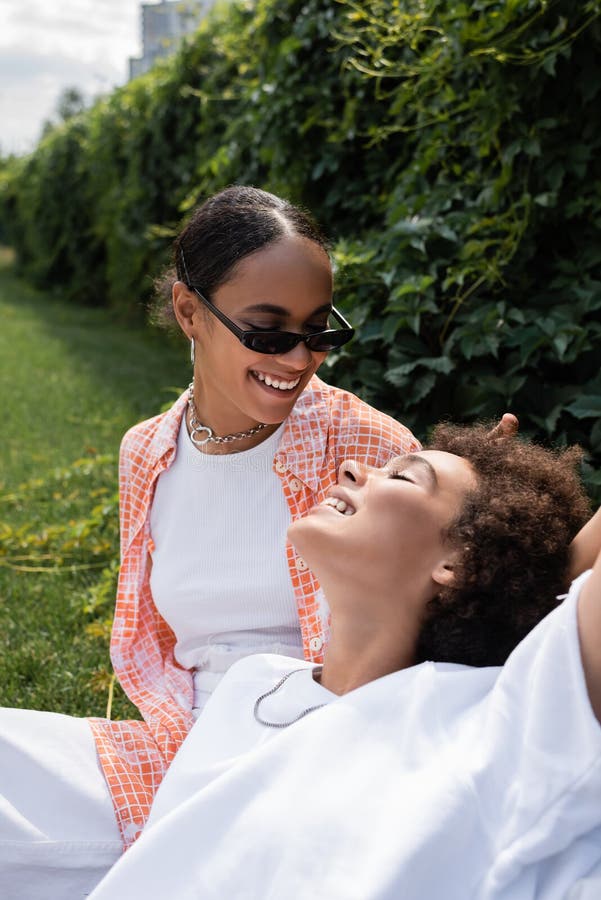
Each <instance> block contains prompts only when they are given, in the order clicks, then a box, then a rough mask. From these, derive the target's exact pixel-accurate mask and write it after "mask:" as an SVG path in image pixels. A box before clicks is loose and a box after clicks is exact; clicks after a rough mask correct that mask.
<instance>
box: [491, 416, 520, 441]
mask: <svg viewBox="0 0 601 900" xmlns="http://www.w3.org/2000/svg"><path fill="white" fill-rule="evenodd" d="M519 427H520V423H519V422H518V419H517V416H514V415H513V413H504V414H503V415H502V416H501V421H500V422H499V424H498V425H495V427H494V428H493V429H492V431H490V432H489V437H490V438H492V439H493V440H502V441H506V440H508V439H510V438H514V437H515V436H516V434H517V433H518V429H519Z"/></svg>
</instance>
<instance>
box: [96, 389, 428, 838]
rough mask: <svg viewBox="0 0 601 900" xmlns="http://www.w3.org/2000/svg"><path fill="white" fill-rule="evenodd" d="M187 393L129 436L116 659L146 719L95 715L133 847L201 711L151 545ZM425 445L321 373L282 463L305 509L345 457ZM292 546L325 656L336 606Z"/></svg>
mask: <svg viewBox="0 0 601 900" xmlns="http://www.w3.org/2000/svg"><path fill="white" fill-rule="evenodd" d="M186 396H187V395H186V394H183V395H182V396H181V397H180V398H179V399H178V400H177V402H176V403H175V404H174V406H173V407H172V408H171V409H170V410H169V411H168V412H166V413H162V414H161V415H159V416H156V417H155V418H153V419H149V420H148V421H146V422H142V423H141V424H139V425H136V426H134V428H132V429H130V431H128V432H127V434H126V435H125V437H124V439H123V442H122V445H121V454H120V463H119V483H120V520H121V571H120V576H119V586H118V590H117V604H116V609H115V618H114V625H113V633H112V637H111V659H112V663H113V667H114V670H115V673H116V675H117V677H118V679H119V682H120V683H121V685H122V687H123V689H124V690H125V692H126V693H127V695H128V697H129V698H130V700H131V701H132V702H133V703H135V705H136V706H137V707H138V709H139V710H140V712H141V713H142V716H143V717H144V721H143V722H137V721H126V722H111V721H108V720H106V719H90V724H91V727H92V731H93V733H94V737H95V739H96V745H97V749H98V755H99V758H100V762H101V765H102V768H103V771H104V774H105V777H106V780H107V783H108V786H109V789H110V792H111V795H112V798H113V803H114V806H115V813H116V816H117V821H118V823H119V827H120V829H121V834H122V837H123V842H124V845H125V846H126V847H127V846H128V845H129V844H131V843H132V842H133V841H134V840H135V839H136V837H137V836H138V834H139V833H140V830H141V829H142V827H143V826H144V823H145V821H146V818H147V816H148V813H149V811H150V806H151V804H152V800H153V797H154V794H155V792H156V790H157V788H158V786H159V784H160V782H161V779H162V777H163V775H164V773H165V769H166V768H167V766H168V765H169V763H170V762H171V760H172V759H173V756H174V755H175V753H176V751H177V749H178V747H179V746H180V744H181V743H182V741H183V740H184V738H185V737H186V734H187V733H188V731H189V730H190V728H191V726H192V724H193V721H194V720H193V717H192V713H191V709H192V695H193V687H192V676H193V673H192V672H191V671H188V670H186V669H182V667H181V666H179V665H178V663H177V662H176V661H175V659H174V656H173V649H174V646H175V637H174V635H173V632H172V631H171V629H170V628H169V626H168V625H167V624H166V623H165V621H164V620H163V619H162V618H161V616H160V615H159V613H158V611H157V609H156V607H155V605H154V602H153V599H152V594H151V591H150V566H151V562H150V555H149V547H150V546H151V536H150V527H149V519H150V507H151V504H152V498H153V495H154V490H155V486H156V482H157V478H158V477H159V475H160V474H161V472H163V471H164V470H165V469H167V468H168V467H169V466H170V465H171V463H172V462H173V459H174V457H175V452H176V447H177V436H178V432H179V428H180V423H181V417H182V415H183V414H184V411H185V409H186ZM419 449H420V445H419V443H418V441H417V440H416V439H415V438H414V437H413V435H412V434H411V432H410V431H409V430H408V429H407V428H405V427H404V426H402V425H399V423H398V422H395V421H394V420H393V419H391V418H390V417H389V416H386V415H384V414H383V413H380V412H378V411H377V410H375V409H372V408H371V407H370V406H367V404H365V403H363V402H362V401H361V400H359V399H358V398H357V397H355V396H354V395H353V394H349V393H348V392H346V391H342V390H339V389H338V388H333V387H330V386H329V385H327V384H325V383H324V382H323V381H321V380H320V379H319V378H317V377H314V378H313V379H312V380H311V382H310V383H309V385H308V387H307V388H306V390H305V391H304V392H303V393H302V395H301V396H300V398H299V400H298V401H297V403H296V405H295V407H294V409H293V410H292V412H291V414H290V416H289V417H288V420H287V423H286V428H285V429H284V433H283V436H282V440H281V442H280V445H279V447H278V450H277V452H276V455H275V459H274V463H273V464H274V470H275V471H276V472H277V474H278V475H279V477H280V478H281V481H282V487H283V490H284V494H285V496H286V500H287V502H288V506H289V508H290V512H291V515H292V518H293V519H297V518H299V517H300V516H303V515H305V514H306V513H307V512H308V510H309V509H310V508H311V507H312V506H314V505H315V504H316V503H319V502H321V501H322V500H323V499H324V497H325V495H326V493H327V491H328V490H329V488H331V487H332V485H334V484H335V483H336V478H337V472H338V468H339V466H340V464H341V463H342V461H343V460H345V459H358V460H361V461H363V462H367V463H368V464H370V465H383V464H384V463H385V462H387V461H388V460H389V459H390V458H391V457H392V456H395V455H398V454H401V453H409V452H412V451H415V450H419ZM287 554H288V565H289V568H290V575H291V578H292V583H293V586H294V592H295V595H296V600H297V603H298V615H299V620H300V626H301V633H302V638H303V645H304V648H305V656H306V658H307V659H310V660H313V661H315V662H320V661H321V658H322V654H323V647H324V644H325V643H326V642H327V634H328V618H329V617H328V607H327V604H326V602H325V599H324V597H323V593H322V591H321V589H320V587H319V584H318V582H317V579H316V578H315V577H314V576H313V574H312V573H311V571H310V570H309V569H308V568H307V565H306V564H305V562H304V561H303V560H302V559H301V558H300V557H299V556H298V555H297V554H296V552H295V550H294V548H293V547H292V546H291V545H290V544H289V545H288V549H287Z"/></svg>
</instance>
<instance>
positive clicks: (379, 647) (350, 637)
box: [321, 604, 421, 694]
mask: <svg viewBox="0 0 601 900" xmlns="http://www.w3.org/2000/svg"><path fill="white" fill-rule="evenodd" d="M332 608H333V610H335V606H334V604H332ZM359 608H360V607H358V606H357V607H355V608H354V610H353V608H351V610H350V614H349V615H345V616H337V615H335V613H333V615H332V626H331V632H330V640H329V643H328V647H327V651H326V654H325V659H324V663H323V671H322V675H321V683H322V685H323V686H324V687H326V688H327V689H328V690H330V691H332V692H333V693H335V694H346V693H348V692H349V691H352V690H354V689H355V688H358V687H361V686H362V685H364V684H367V683H368V682H370V681H375V680H376V678H382V677H383V676H384V675H390V674H391V673H392V672H398V671H399V670H401V669H406V668H408V667H409V666H412V665H414V663H415V648H416V645H417V639H418V637H419V631H420V628H421V625H420V623H419V622H418V621H417V620H416V618H415V617H413V619H412V618H411V617H410V616H403V615H400V616H397V617H396V618H395V619H394V620H393V621H375V622H374V620H373V618H372V619H370V620H366V619H363V620H362V619H361V618H360V615H359V614H358V613H357V610H358V609H359Z"/></svg>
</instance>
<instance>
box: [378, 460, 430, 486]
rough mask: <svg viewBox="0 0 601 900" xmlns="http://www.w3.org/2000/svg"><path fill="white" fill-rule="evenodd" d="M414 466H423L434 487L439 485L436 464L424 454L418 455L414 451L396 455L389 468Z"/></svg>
mask: <svg viewBox="0 0 601 900" xmlns="http://www.w3.org/2000/svg"><path fill="white" fill-rule="evenodd" d="M413 466H421V467H422V468H423V470H424V472H425V473H426V475H427V476H428V478H429V480H430V482H431V483H432V485H433V486H434V487H436V488H437V487H438V478H437V477H436V469H435V468H434V466H433V465H432V464H431V463H429V462H428V460H427V459H424V457H423V456H416V455H415V454H414V453H408V454H407V455H406V456H395V458H394V459H392V460H391V461H390V462H389V463H388V466H387V468H392V467H394V468H395V469H401V470H403V469H406V468H411V467H413Z"/></svg>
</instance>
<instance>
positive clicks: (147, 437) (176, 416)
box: [120, 394, 186, 465]
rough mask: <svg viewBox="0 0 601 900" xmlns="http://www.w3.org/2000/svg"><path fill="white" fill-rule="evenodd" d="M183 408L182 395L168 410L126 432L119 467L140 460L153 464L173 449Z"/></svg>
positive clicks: (183, 396)
mask: <svg viewBox="0 0 601 900" xmlns="http://www.w3.org/2000/svg"><path fill="white" fill-rule="evenodd" d="M185 407H186V394H182V395H181V396H180V397H178V399H177V400H176V402H175V403H174V404H173V406H171V407H170V408H169V409H168V410H165V411H164V412H162V413H159V414H158V415H156V416H153V417H152V418H150V419H145V420H144V421H143V422H138V423H137V424H136V425H133V426H132V427H131V428H130V429H129V430H128V431H126V433H125V435H124V436H123V439H122V441H121V449H120V461H121V465H127V463H128V462H130V463H135V464H140V461H141V460H142V459H145V460H147V461H148V462H153V461H154V460H155V459H158V458H160V456H162V454H163V453H165V452H166V451H167V450H169V449H171V448H172V447H174V446H175V443H176V441H177V433H178V431H179V427H180V423H181V418H182V415H183V413H184V410H185Z"/></svg>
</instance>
